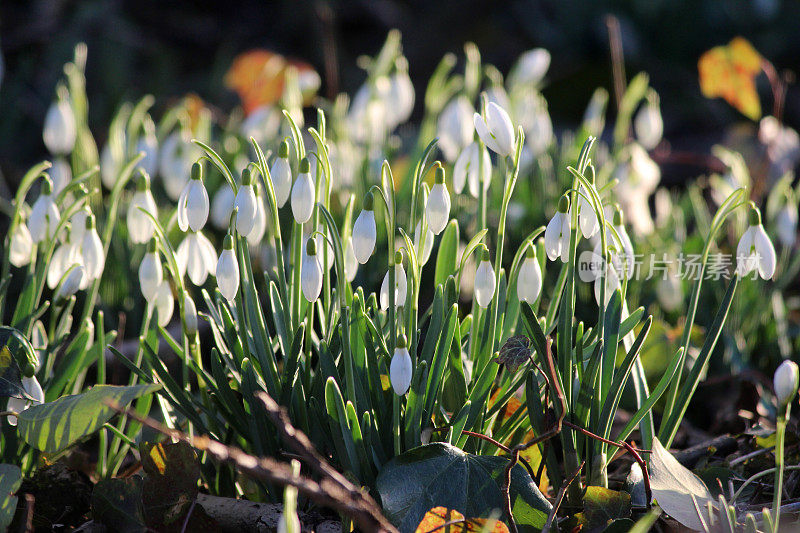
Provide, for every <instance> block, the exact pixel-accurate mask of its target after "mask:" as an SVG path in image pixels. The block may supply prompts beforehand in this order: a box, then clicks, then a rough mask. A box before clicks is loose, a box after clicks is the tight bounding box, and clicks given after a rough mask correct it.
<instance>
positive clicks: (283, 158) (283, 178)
mask: <svg viewBox="0 0 800 533" xmlns="http://www.w3.org/2000/svg"><path fill="white" fill-rule="evenodd" d="M269 174H270V177H271V178H272V187H273V189H274V190H275V201H276V202H277V204H278V207H283V206H284V204H286V200H288V199H289V195H290V194H291V193H292V168H291V167H290V166H289V143H288V141H286V140H284V141H283V142H281V146H280V148H279V149H278V158H277V159H276V160H275V162H274V163H272V168H271V169H270V171H269Z"/></svg>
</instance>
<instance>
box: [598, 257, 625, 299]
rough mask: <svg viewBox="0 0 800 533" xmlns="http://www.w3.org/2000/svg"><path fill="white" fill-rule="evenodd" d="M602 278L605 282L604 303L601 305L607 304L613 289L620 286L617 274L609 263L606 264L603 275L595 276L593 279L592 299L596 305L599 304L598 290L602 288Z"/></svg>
mask: <svg viewBox="0 0 800 533" xmlns="http://www.w3.org/2000/svg"><path fill="white" fill-rule="evenodd" d="M602 280H605V282H606V294H605V303H604V304H603V305H608V302H610V301H611V295H612V294H614V291H615V290H617V289H620V288H621V285H620V282H619V276H618V275H617V271H616V270H615V269H614V267H613V265H611V263H608V264H606V267H605V276H597V279H595V280H594V300H595V301H596V302H597V305H600V291H601V290H602V289H603V284H602V283H603V282H602Z"/></svg>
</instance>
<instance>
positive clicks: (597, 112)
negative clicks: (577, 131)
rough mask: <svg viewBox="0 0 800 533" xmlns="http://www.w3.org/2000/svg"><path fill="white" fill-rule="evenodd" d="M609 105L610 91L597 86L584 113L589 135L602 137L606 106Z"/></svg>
mask: <svg viewBox="0 0 800 533" xmlns="http://www.w3.org/2000/svg"><path fill="white" fill-rule="evenodd" d="M607 105H608V91H606V90H605V89H604V88H602V87H599V88H597V89H596V90H595V91H594V93H592V98H591V99H590V100H589V105H587V106H586V111H584V113H583V125H582V127H583V129H585V130H586V131H587V132H588V133H589V135H592V136H594V137H600V135H601V134H602V133H603V128H604V127H605V124H606V106H607Z"/></svg>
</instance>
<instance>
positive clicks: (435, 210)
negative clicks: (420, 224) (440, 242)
mask: <svg viewBox="0 0 800 533" xmlns="http://www.w3.org/2000/svg"><path fill="white" fill-rule="evenodd" d="M433 180H434V183H433V187H431V193H430V194H429V195H428V203H427V204H426V205H425V218H426V220H427V221H428V227H429V228H430V230H431V231H432V232H433V233H434V234H435V235H439V234H440V233H441V232H442V230H443V229H444V228H445V226H447V221H448V220H450V193H449V192H447V186H446V185H445V183H444V168H443V167H442V165H441V164H440V163H439V162H438V161H437V162H436V165H434V178H433Z"/></svg>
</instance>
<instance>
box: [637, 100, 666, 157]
mask: <svg viewBox="0 0 800 533" xmlns="http://www.w3.org/2000/svg"><path fill="white" fill-rule="evenodd" d="M633 129H634V131H635V132H636V139H637V140H638V141H639V144H641V145H642V146H643V147H644V148H646V149H647V150H652V149H653V148H655V147H656V146H658V143H660V142H661V137H662V136H663V135H664V121H663V120H662V119H661V110H660V109H659V106H658V95H657V94H656V93H655V91H650V94H649V95H648V97H647V102H646V103H645V104H644V105H643V106H642V107H641V109H639V112H638V113H636V117H635V118H634V119H633Z"/></svg>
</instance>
